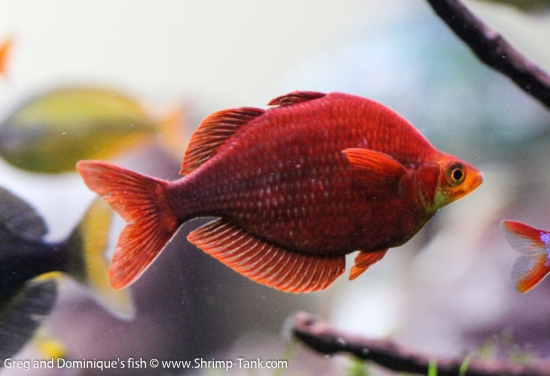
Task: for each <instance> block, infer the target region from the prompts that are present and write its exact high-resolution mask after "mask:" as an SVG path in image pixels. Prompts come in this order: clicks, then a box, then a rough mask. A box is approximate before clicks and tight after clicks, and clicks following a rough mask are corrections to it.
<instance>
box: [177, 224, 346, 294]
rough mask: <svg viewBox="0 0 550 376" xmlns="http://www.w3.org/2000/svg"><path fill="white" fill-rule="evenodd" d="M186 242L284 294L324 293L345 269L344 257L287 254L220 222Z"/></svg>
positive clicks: (197, 233) (191, 236) (209, 226)
mask: <svg viewBox="0 0 550 376" xmlns="http://www.w3.org/2000/svg"><path fill="white" fill-rule="evenodd" d="M187 239H188V240H189V241H190V242H191V243H193V244H195V245H196V246H197V247H198V248H200V249H202V250H203V251H204V252H206V253H208V254H210V255H211V256H213V257H215V258H216V259H218V260H219V261H221V262H223V263H224V264H225V265H227V266H229V267H230V268H232V269H233V270H235V271H237V272H239V273H240V274H242V275H244V276H246V277H248V278H250V279H252V280H253V281H255V282H258V283H261V284H264V285H267V286H270V287H274V288H276V289H278V290H283V291H286V292H294V293H298V292H312V291H318V290H323V289H325V288H326V287H328V286H329V285H330V284H331V283H332V282H333V281H334V280H335V279H336V278H337V277H338V276H339V275H340V274H342V273H343V272H344V269H345V258H344V256H337V257H330V256H316V255H308V254H304V253H298V252H293V251H289V250H286V249H284V248H281V247H279V246H277V245H274V244H272V243H268V242H266V241H263V240H261V239H258V238H256V237H254V236H253V235H250V234H248V233H246V232H244V231H243V230H241V229H239V228H238V227H235V226H233V225H231V224H229V223H227V222H225V221H224V220H223V219H218V220H215V221H213V222H210V223H207V224H206V225H204V226H202V227H200V228H198V229H196V230H195V231H193V232H191V233H190V234H189V236H188V238H187Z"/></svg>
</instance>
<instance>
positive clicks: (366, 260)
mask: <svg viewBox="0 0 550 376" xmlns="http://www.w3.org/2000/svg"><path fill="white" fill-rule="evenodd" d="M387 251H388V249H387V248H386V249H383V250H381V251H375V252H365V251H360V252H359V254H358V255H357V257H356V258H355V265H353V266H352V268H351V270H350V272H349V280H350V281H352V280H354V279H355V278H357V277H359V276H360V275H361V274H363V272H364V271H365V270H367V269H368V268H369V267H370V266H371V265H372V264H375V263H377V262H378V261H380V260H381V259H382V257H384V255H385V254H386V252H387Z"/></svg>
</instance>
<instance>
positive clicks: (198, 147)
mask: <svg viewBox="0 0 550 376" xmlns="http://www.w3.org/2000/svg"><path fill="white" fill-rule="evenodd" d="M264 112H265V110H262V109H261V108H253V107H241V108H232V109H230V110H223V111H218V112H214V113H213V114H212V115H209V116H208V117H207V118H206V119H204V120H203V121H202V122H201V124H200V125H199V127H198V128H197V130H196V131H195V133H193V136H191V140H190V141H189V146H188V147H187V150H186V151H185V156H184V157H183V163H182V166H181V171H180V174H189V173H190V172H192V171H193V170H195V169H196V168H197V167H199V166H200V165H201V164H203V163H204V162H205V161H207V160H208V159H210V158H212V157H213V156H214V155H216V153H217V152H218V148H219V147H220V146H221V145H223V144H224V143H225V142H226V141H227V140H228V139H230V138H231V136H233V135H234V134H235V132H236V131H237V130H238V129H240V128H241V127H242V126H243V125H245V124H247V123H248V122H250V120H252V119H254V118H256V117H258V116H260V115H262V114H263V113H264Z"/></svg>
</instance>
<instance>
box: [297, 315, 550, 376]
mask: <svg viewBox="0 0 550 376" xmlns="http://www.w3.org/2000/svg"><path fill="white" fill-rule="evenodd" d="M292 330H293V334H294V336H295V337H296V338H298V339H299V340H300V341H302V342H303V343H305V344H306V345H307V346H309V347H311V348H312V349H314V350H316V351H318V352H320V353H322V354H327V355H332V354H336V353H348V354H352V355H355V356H356V357H358V358H360V359H364V360H368V361H372V362H375V363H377V364H379V365H381V366H383V367H386V368H389V369H391V370H394V371H398V372H408V373H417V374H424V375H426V374H427V373H428V369H429V367H430V363H432V364H435V367H436V368H437V375H438V376H457V375H459V374H460V375H464V376H502V375H506V376H520V375H521V376H539V375H540V376H548V375H550V363H548V362H542V361H538V360H533V361H531V362H529V363H525V364H518V363H514V362H512V361H509V360H501V359H475V358H471V359H470V358H468V359H454V358H449V357H443V356H429V355H426V354H420V353H417V352H414V351H413V350H411V349H407V348H405V347H403V346H400V345H398V344H396V343H395V342H393V341H390V340H376V339H368V338H363V337H359V336H354V335H350V334H347V333H343V332H340V331H338V330H336V329H334V328H332V327H331V326H329V325H328V324H326V323H324V322H321V321H319V320H318V319H316V318H315V317H314V316H312V315H310V314H308V313H305V312H299V313H297V314H296V316H295V317H294V323H293V328H292ZM461 367H462V373H460V370H461Z"/></svg>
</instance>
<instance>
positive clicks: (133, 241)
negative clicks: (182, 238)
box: [76, 161, 180, 290]
mask: <svg viewBox="0 0 550 376" xmlns="http://www.w3.org/2000/svg"><path fill="white" fill-rule="evenodd" d="M76 167H77V170H78V173H79V174H80V175H81V176H82V178H83V179H84V182H85V183H86V185H87V186H88V188H90V189H91V190H92V191H94V192H96V193H97V194H99V195H100V196H101V197H102V198H103V199H104V200H105V201H107V203H109V205H111V207H112V208H113V210H115V211H116V212H117V213H118V214H120V216H121V217H122V218H124V220H125V221H126V222H128V225H127V226H126V227H125V228H124V230H122V233H121V234H120V237H119V239H118V244H117V246H116V249H115V254H114V255H113V261H112V263H111V268H110V269H109V279H110V282H111V286H112V287H113V288H114V289H117V290H118V289H121V288H123V287H125V286H127V285H129V284H130V283H132V282H134V281H135V280H136V279H137V278H138V277H139V276H140V275H141V273H143V272H144V271H145V269H146V268H147V267H148V266H149V265H150V264H151V262H152V261H153V260H154V259H155V257H156V256H157V255H158V254H159V252H160V251H161V250H162V248H163V247H164V246H165V245H166V243H167V242H168V241H169V240H170V238H171V237H172V236H173V235H174V234H175V233H176V231H177V229H178V227H179V226H180V223H179V221H178V219H177V217H176V216H175V215H174V213H173V211H172V209H171V208H170V206H169V204H168V202H167V197H166V189H167V187H168V182H166V181H164V180H159V179H155V178H152V177H149V176H145V175H141V174H138V173H136V172H133V171H130V170H126V169H123V168H120V167H117V166H114V165H111V164H109V163H106V162H102V161H80V162H78V163H77V166H76Z"/></svg>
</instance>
